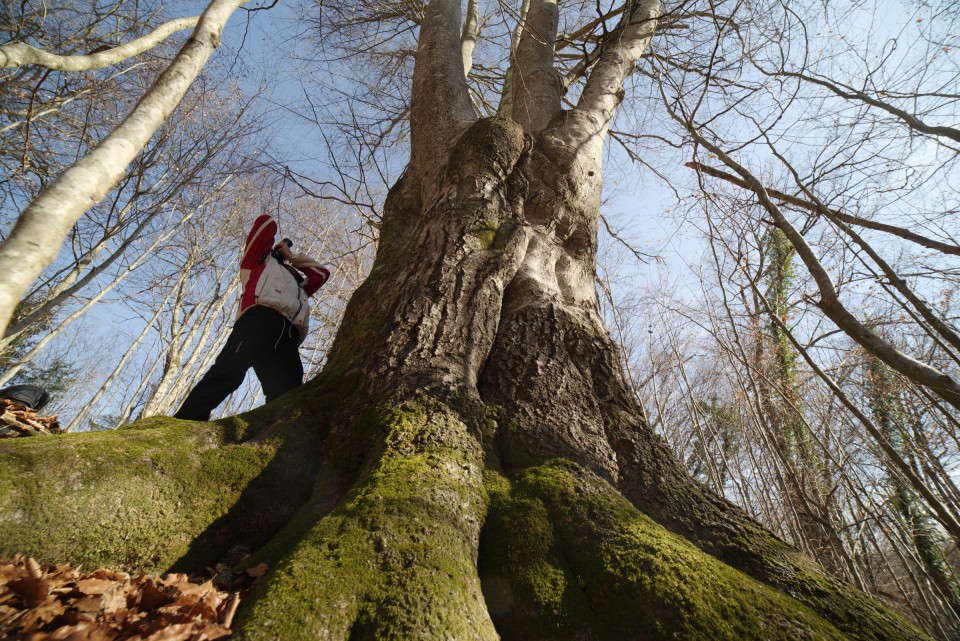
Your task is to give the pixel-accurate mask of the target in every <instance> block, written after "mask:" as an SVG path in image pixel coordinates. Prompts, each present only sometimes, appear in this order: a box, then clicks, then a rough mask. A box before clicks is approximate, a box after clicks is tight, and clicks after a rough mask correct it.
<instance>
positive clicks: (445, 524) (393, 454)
mask: <svg viewBox="0 0 960 641" xmlns="http://www.w3.org/2000/svg"><path fill="white" fill-rule="evenodd" d="M374 423H375V424H376V425H375V427H376V428H377V431H378V432H380V431H381V430H382V432H381V433H385V438H383V440H382V442H381V444H380V445H379V446H378V447H376V448H375V449H374V450H373V451H371V452H370V454H369V456H368V462H367V464H366V465H365V466H364V469H363V470H362V471H361V472H360V476H359V479H358V481H357V483H356V484H355V485H354V487H353V488H352V489H351V490H350V491H349V492H348V493H347V495H346V496H345V497H344V500H343V501H341V502H340V504H339V505H338V506H337V507H336V508H335V509H334V510H333V511H332V512H331V513H330V514H328V515H327V516H325V517H324V518H322V519H320V520H319V521H318V522H317V523H316V524H315V525H314V526H313V527H312V528H311V529H310V530H309V532H307V533H306V534H305V535H304V536H303V537H302V538H301V539H300V540H299V542H298V543H297V544H296V546H295V547H294V549H293V550H292V551H291V552H290V553H289V554H288V555H286V556H285V557H284V558H283V559H282V561H281V562H280V564H279V565H278V566H277V567H276V568H275V569H274V570H273V571H272V572H271V574H270V576H269V578H268V580H267V581H266V583H265V584H264V585H263V586H262V587H261V588H260V589H259V590H258V592H257V593H256V594H255V595H254V596H253V598H252V599H251V601H249V602H248V604H246V605H245V607H244V608H243V609H242V610H241V613H240V615H239V620H238V638H239V639H247V640H254V639H270V640H273V639H284V640H285V641H295V640H297V639H304V640H307V639H310V640H313V639H346V638H350V639H354V640H357V639H451V638H454V639H458V640H459V639H464V640H469V639H496V638H497V634H496V632H495V630H494V628H493V625H492V623H491V621H490V618H489V615H488V613H487V609H486V604H485V602H484V599H483V595H482V592H481V590H480V581H479V578H478V577H477V572H476V557H477V548H478V545H479V534H480V525H481V522H482V520H483V515H484V513H485V510H486V495H485V492H484V487H483V479H482V465H481V462H482V452H481V447H480V445H479V441H478V439H477V438H476V434H473V433H471V432H470V430H469V429H468V428H467V426H466V424H465V423H463V422H462V421H461V420H460V419H459V418H458V417H457V415H456V414H455V413H454V412H453V411H451V410H450V409H448V408H447V407H445V406H443V405H442V404H438V403H432V402H431V403H429V404H427V405H422V404H419V403H405V404H403V405H401V406H400V407H395V408H394V409H391V410H383V411H382V412H381V413H379V414H378V416H377V417H375V419H374Z"/></svg>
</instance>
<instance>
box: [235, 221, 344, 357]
mask: <svg viewBox="0 0 960 641" xmlns="http://www.w3.org/2000/svg"><path fill="white" fill-rule="evenodd" d="M276 235H277V223H276V221H274V220H273V217H272V216H269V215H267V214H263V215H261V216H257V219H256V220H255V221H254V222H253V227H252V228H251V229H250V233H249V234H247V242H246V244H245V245H244V247H243V256H242V257H241V258H240V282H241V283H242V284H243V295H242V296H241V298H240V314H243V313H244V312H245V311H247V310H248V309H250V308H251V307H253V306H254V305H263V306H265V307H270V308H271V309H275V310H276V311H278V312H280V313H281V314H283V315H284V316H285V317H287V318H288V319H289V320H290V322H292V323H293V324H294V325H295V326H296V327H297V329H298V330H299V331H300V340H301V341H303V339H304V338H306V336H307V331H308V326H309V320H310V304H309V302H308V301H307V298H308V297H309V296H312V295H313V294H314V292H316V291H317V290H318V289H320V287H322V286H323V284H324V283H325V282H327V279H328V278H330V270H328V269H327V268H326V267H324V266H323V265H321V264H320V263H318V262H317V261H315V260H313V259H312V258H310V257H309V256H305V255H303V254H294V255H293V259H292V260H291V261H290V263H291V264H292V265H293V267H295V268H296V269H297V271H300V272H302V273H303V275H304V276H305V277H306V278H305V279H304V280H303V282H302V283H300V282H297V279H296V277H295V276H294V272H293V270H292V269H290V268H289V267H286V266H284V265H281V264H280V263H279V262H278V261H277V260H275V259H274V258H273V257H272V256H271V255H270V250H271V249H273V247H274V246H275V245H276V244H277V243H276Z"/></svg>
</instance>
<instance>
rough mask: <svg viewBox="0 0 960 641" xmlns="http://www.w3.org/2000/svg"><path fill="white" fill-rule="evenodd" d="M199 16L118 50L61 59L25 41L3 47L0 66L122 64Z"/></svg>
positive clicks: (97, 66)
mask: <svg viewBox="0 0 960 641" xmlns="http://www.w3.org/2000/svg"><path fill="white" fill-rule="evenodd" d="M199 21H200V16H192V17H189V18H177V19H176V20H170V21H169V22H165V23H163V24H162V25H160V26H159V27H157V28H156V29H154V30H153V31H152V32H150V33H149V34H147V35H145V36H143V37H142V38H137V39H136V40H131V41H130V42H127V43H124V44H122V45H120V46H118V47H113V48H112V49H107V50H106V51H101V52H97V53H91V54H87V55H85V56H60V55H57V54H55V53H50V52H49V51H44V50H43V49H37V48H36V47H31V46H30V45H28V44H26V43H25V42H14V43H12V44H8V45H3V46H0V67H5V68H11V67H21V66H24V65H38V66H40V67H46V68H48V69H53V70H56V71H90V70H93V69H103V68H104V67H109V66H111V65H115V64H119V63H121V62H123V61H124V60H128V59H130V58H133V57H134V56H138V55H140V54H141V53H143V52H144V51H147V50H149V49H152V48H153V47H156V46H157V45H158V44H160V43H161V42H163V41H164V40H166V39H167V38H168V37H169V36H170V35H171V34H174V33H176V32H177V31H183V30H184V29H189V28H191V27H195V26H196V25H197V23H198V22H199Z"/></svg>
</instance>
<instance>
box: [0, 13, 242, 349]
mask: <svg viewBox="0 0 960 641" xmlns="http://www.w3.org/2000/svg"><path fill="white" fill-rule="evenodd" d="M244 1H245V0H213V2H211V3H210V5H209V6H208V7H207V9H206V11H204V12H203V15H201V17H200V21H199V23H198V24H197V27H196V29H194V32H193V35H192V36H191V37H190V39H189V40H188V41H187V42H186V44H184V46H183V47H182V48H181V49H180V51H179V53H177V55H176V57H175V58H174V59H173V62H171V63H170V66H169V67H167V69H166V70H165V71H164V72H163V73H162V74H161V75H160V77H159V78H157V81H156V82H155V83H154V84H153V86H152V87H151V88H150V89H149V90H148V91H147V93H146V94H145V95H144V96H143V98H142V99H141V100H140V102H139V103H137V106H136V107H134V108H133V111H131V112H130V114H129V115H128V116H127V117H126V118H125V119H124V120H123V122H122V123H120V124H119V125H118V126H117V128H116V129H114V130H113V131H112V132H111V133H110V135H109V136H107V137H106V138H105V139H104V140H103V141H101V142H100V144H99V145H97V146H96V147H95V148H94V149H93V151H91V152H90V153H89V154H87V155H86V156H84V157H83V158H82V159H80V160H79V161H77V162H76V163H75V164H74V165H73V166H71V167H70V168H69V169H67V170H66V171H65V172H63V173H62V174H61V175H60V176H59V177H58V178H57V179H56V180H55V181H54V182H53V183H52V184H51V185H50V186H49V187H48V188H47V189H45V190H44V191H43V192H41V193H40V195H39V196H37V198H36V199H34V201H33V202H32V203H30V205H29V206H28V207H27V208H26V209H25V210H24V211H23V213H22V214H20V218H19V219H18V220H17V224H16V226H15V227H14V228H13V230H12V231H11V233H10V235H9V237H8V238H7V240H6V241H4V243H3V245H0V274H3V279H2V280H0V334H2V333H4V332H6V329H7V325H8V324H9V322H10V317H11V316H12V315H13V310H14V309H15V308H16V306H17V304H18V303H19V302H20V299H21V298H23V295H24V294H25V293H26V291H27V289H28V288H29V287H30V284H31V283H33V281H34V279H36V278H37V277H38V276H39V275H40V273H41V272H42V271H43V269H44V268H45V267H46V266H47V265H50V264H51V263H52V262H53V261H54V260H55V259H56V257H57V253H58V252H59V251H60V247H61V245H62V244H63V241H64V239H65V238H66V236H67V233H68V232H69V231H70V228H71V227H72V226H73V225H74V223H76V221H77V220H78V219H79V218H80V217H81V216H82V215H83V214H84V213H86V212H87V211H88V210H89V209H90V208H91V207H92V206H93V205H94V204H96V203H97V202H98V201H99V200H100V199H101V198H103V197H104V196H105V195H106V194H107V193H108V192H109V191H110V190H111V189H112V188H113V187H114V186H115V185H116V184H117V183H118V182H119V181H120V179H121V178H122V177H123V173H124V171H125V170H126V167H127V165H129V164H130V162H132V161H133V159H134V158H135V157H136V155H137V154H138V153H139V152H140V151H141V150H142V149H143V148H144V146H145V145H146V144H147V142H148V141H149V140H150V137H151V136H153V134H154V133H155V132H156V131H157V129H159V128H160V126H161V125H162V124H163V123H164V122H165V121H166V120H167V118H168V117H169V116H170V114H171V113H172V112H173V110H174V109H175V108H176V107H177V105H178V104H179V103H180V100H181V99H182V98H183V96H184V94H185V93H186V92H187V89H188V88H189V87H190V84H191V83H192V82H193V80H194V79H195V78H196V77H197V75H198V74H199V73H200V69H202V68H203V65H204V64H205V63H206V61H207V60H208V59H209V58H210V56H211V55H212V54H213V51H214V49H216V47H217V46H218V45H219V44H220V34H221V33H222V31H223V27H224V25H225V24H226V22H227V20H228V19H229V18H230V16H231V15H232V14H233V12H234V11H235V10H236V9H237V8H238V7H239V6H240V5H241V4H243V2H244Z"/></svg>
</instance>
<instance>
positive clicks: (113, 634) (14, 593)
mask: <svg viewBox="0 0 960 641" xmlns="http://www.w3.org/2000/svg"><path fill="white" fill-rule="evenodd" d="M266 571H267V567H266V565H265V564H261V565H259V566H256V567H254V568H251V569H250V570H247V571H246V572H245V573H242V574H240V575H238V576H236V577H232V578H230V579H229V580H228V579H226V578H224V576H225V575H220V576H219V577H217V579H215V580H214V579H211V580H208V581H203V582H195V581H191V580H190V578H189V577H187V575H185V574H169V575H167V576H164V577H162V578H160V577H153V576H147V575H146V574H141V575H140V576H139V577H137V578H131V577H130V575H128V574H125V573H120V572H110V571H108V570H97V571H95V572H92V573H89V574H83V573H81V572H80V571H79V570H78V569H74V568H72V567H70V566H69V565H44V566H41V565H40V564H39V563H37V562H36V561H35V560H33V559H28V558H24V557H23V556H22V555H16V556H14V557H13V558H12V559H0V638H2V639H16V640H18V641H19V640H22V641H47V640H49V641H57V640H60V641H81V640H84V641H87V640H89V641H120V640H123V641H212V640H213V639H222V638H224V637H227V636H230V624H231V623H232V622H233V616H234V614H235V613H236V611H237V606H238V605H239V603H240V598H241V592H240V590H244V591H245V590H248V589H249V588H251V587H252V586H253V584H255V583H256V582H257V581H258V580H259V579H260V578H261V577H262V576H263V575H264V574H265V573H266ZM201 581H202V579H201ZM218 587H219V588H224V590H221V589H218ZM229 590H237V591H229Z"/></svg>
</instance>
